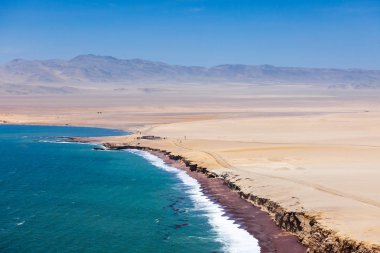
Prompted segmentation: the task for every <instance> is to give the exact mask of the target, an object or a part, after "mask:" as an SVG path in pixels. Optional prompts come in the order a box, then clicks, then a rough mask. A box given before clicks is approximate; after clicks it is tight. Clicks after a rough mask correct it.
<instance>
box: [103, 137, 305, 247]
mask: <svg viewBox="0 0 380 253" xmlns="http://www.w3.org/2000/svg"><path fill="white" fill-rule="evenodd" d="M103 146H104V147H105V148H106V149H111V150H123V149H125V150H127V149H131V150H143V151H146V152H148V153H150V154H152V155H154V156H156V157H158V158H160V159H161V160H163V161H164V163H165V164H167V165H169V166H172V167H174V168H177V169H180V170H183V171H185V172H186V173H187V174H188V175H189V176H190V177H192V178H194V179H195V180H197V182H198V183H199V184H200V185H201V188H202V191H203V192H204V193H205V194H206V196H208V197H209V198H211V200H212V201H213V202H215V203H217V204H219V205H220V206H222V208H223V209H224V211H225V212H226V215H227V216H228V217H230V218H231V219H232V220H234V222H235V223H237V224H238V225H239V227H241V228H242V229H244V230H246V231H247V232H248V233H249V234H251V235H252V236H253V237H254V238H256V239H257V240H258V243H259V246H260V252H261V253H275V252H276V253H289V252H292V253H306V252H307V248H306V247H305V246H304V245H302V244H301V243H300V241H299V239H298V238H297V236H295V235H294V234H292V233H288V232H285V231H283V230H281V228H280V227H278V226H277V225H276V224H275V223H274V222H273V220H272V218H271V216H270V215H269V214H268V213H266V212H265V211H263V210H261V209H260V208H259V207H256V206H254V205H252V204H251V203H249V202H247V201H246V200H244V199H243V198H241V195H240V194H239V192H237V191H233V190H231V188H230V187H229V186H228V185H226V184H225V182H224V181H223V180H222V179H220V178H219V177H216V176H215V177H212V176H210V174H207V173H204V171H202V173H199V171H197V170H196V169H194V168H193V167H192V166H191V165H189V164H186V163H185V162H183V160H182V159H173V157H171V156H170V154H168V153H167V152H164V151H159V150H149V149H145V148H141V147H139V148H138V147H136V148H133V147H130V148H129V147H128V148H119V147H117V148H113V147H111V146H108V145H107V144H103Z"/></svg>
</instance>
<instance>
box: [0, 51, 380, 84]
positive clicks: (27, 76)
mask: <svg viewBox="0 0 380 253" xmlns="http://www.w3.org/2000/svg"><path fill="white" fill-rule="evenodd" d="M93 82H96V83H100V82H124V83H126V84H128V83H155V82H157V83H165V82H166V83H181V84H185V83H252V84H320V85H328V86H340V85H343V86H353V87H380V70H361V69H330V68H325V69H324V68H294V67H275V66H271V65H256V66H251V65H241V64H226V65H218V66H215V67H211V68H206V67H199V66H180V65H171V64H167V63H163V62H155V61H147V60H140V59H132V60H122V59H117V58H114V57H110V56H96V55H80V56H77V57H75V58H73V59H71V60H23V59H16V60H13V61H11V62H9V63H7V64H4V65H1V66H0V83H1V84H3V85H5V84H6V85H11V84H18V85H25V84H46V83H64V84H67V83H93Z"/></svg>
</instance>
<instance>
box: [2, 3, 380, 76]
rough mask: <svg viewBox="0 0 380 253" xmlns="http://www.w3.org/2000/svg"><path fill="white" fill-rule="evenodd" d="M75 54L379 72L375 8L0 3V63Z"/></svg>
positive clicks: (379, 17) (378, 8)
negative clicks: (362, 69) (355, 69)
mask: <svg viewBox="0 0 380 253" xmlns="http://www.w3.org/2000/svg"><path fill="white" fill-rule="evenodd" d="M80 54H96V55H111V56H114V57H117V58H122V59H130V58H141V59H146V60H155V61H163V62H167V63H171V64H181V65H200V66H213V65H218V64H227V63H231V64H232V63H235V64H251V65H258V64H271V65H276V66H294V67H328V68H364V69H380V0H324V1H322V0H298V1H295V0H277V1H275V0H162V1H157V0H156V1H155V0H124V1H122V0H110V1H104V0H87V1H83V0H34V1H33V0H0V63H5V62H7V61H10V60H12V59H15V58H25V59H56V58H60V59H70V58H73V57H75V56H77V55H80Z"/></svg>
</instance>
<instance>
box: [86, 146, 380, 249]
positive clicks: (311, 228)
mask: <svg viewBox="0 0 380 253" xmlns="http://www.w3.org/2000/svg"><path fill="white" fill-rule="evenodd" d="M78 141H80V139H78ZM102 145H103V146H104V147H105V148H106V149H112V150H120V149H137V150H144V151H147V152H149V153H151V154H154V155H156V156H158V157H160V158H161V159H163V160H164V161H165V162H167V163H168V164H170V165H172V166H173V165H175V166H179V168H180V169H183V170H186V171H188V173H189V175H190V176H191V177H195V178H196V179H197V180H198V181H199V183H200V184H201V185H202V188H205V189H206V190H205V192H206V194H208V193H210V194H211V195H213V194H215V196H218V198H215V199H216V200H219V201H226V200H228V199H227V198H221V197H222V195H220V194H219V195H218V192H217V191H218V190H216V192H212V189H211V187H215V185H214V186H212V185H213V184H212V183H210V182H211V179H217V180H218V181H219V184H223V185H224V186H223V187H224V188H225V189H226V191H225V193H227V194H230V193H231V194H234V195H235V196H237V197H238V198H239V199H240V200H241V201H243V202H245V203H246V204H248V205H249V206H251V207H254V208H256V211H259V212H262V213H264V214H265V215H267V217H268V218H269V220H270V223H265V222H266V221H265V218H264V219H263V220H261V221H259V222H262V223H261V225H264V224H266V225H269V226H270V225H271V224H272V225H273V226H275V227H276V228H277V229H278V230H280V231H281V232H282V233H287V232H288V235H291V236H294V238H296V239H297V240H295V241H292V240H293V239H290V241H292V242H291V243H290V245H298V246H302V247H301V251H299V252H309V253H327V252H328V253H330V252H331V253H340V252H344V253H353V252H357V253H375V252H380V248H379V247H378V246H377V245H368V244H366V243H364V242H359V241H356V240H353V239H350V238H347V237H345V236H341V235H339V234H338V233H337V232H336V231H333V230H331V229H328V228H325V227H323V226H322V225H320V224H319V223H318V221H317V217H314V216H313V215H309V214H307V213H305V212H290V211H287V210H286V209H285V208H283V207H282V206H281V205H280V204H278V203H276V202H274V201H272V200H270V199H266V198H261V197H259V196H255V195H252V194H249V193H245V192H244V191H242V190H241V188H240V187H239V186H238V184H236V183H235V182H233V180H230V179H229V178H228V175H219V174H217V173H215V172H211V171H210V170H208V169H207V168H204V167H201V166H198V165H197V164H196V163H193V162H192V161H190V160H188V159H186V158H185V157H182V156H180V155H175V154H172V153H171V152H169V151H167V150H161V149H156V148H151V147H148V146H141V145H137V146H136V145H127V144H120V143H112V144H111V143H102ZM176 168H177V167H176ZM198 177H199V178H198ZM215 181H216V180H215ZM216 185H217V184H216ZM218 186H220V185H218ZM207 190H208V191H209V192H207ZM213 196H214V195H213ZM243 202H241V203H243ZM222 206H223V207H225V206H226V205H224V204H222ZM226 210H227V211H229V212H230V213H232V214H233V215H235V216H233V217H236V218H237V220H239V221H242V225H243V226H247V227H248V230H250V231H248V230H247V231H248V232H249V233H252V234H253V235H254V236H255V237H256V236H263V235H262V234H261V235H260V234H259V231H254V230H251V229H250V228H249V226H248V225H247V224H248V223H249V221H248V220H249V219H248V218H252V217H251V216H248V215H246V214H245V212H238V211H235V212H233V211H232V212H231V210H233V209H230V210H229V209H228V208H226ZM245 211H246V210H245ZM238 215H241V216H242V217H239V216H238ZM244 216H245V218H246V220H244ZM242 218H243V219H242ZM257 221H258V220H256V221H255V222H257ZM251 222H252V221H251ZM264 227H265V226H264ZM267 229H268V227H267ZM269 230H270V229H269ZM255 233H256V234H255ZM269 234H270V233H269ZM272 235H273V234H272ZM291 236H290V237H288V239H289V238H291ZM256 238H257V237H256ZM266 238H267V239H268V238H270V236H269V237H268V234H267V237H266ZM257 239H258V240H259V245H260V247H262V245H261V244H260V241H262V239H263V238H261V239H260V238H257ZM277 239H278V238H277ZM280 241H281V240H279V241H278V242H277V243H279V244H278V245H281V243H283V242H280ZM284 241H286V240H284ZM286 243H289V241H287V242H286ZM294 243H295V244H294ZM282 245H284V244H282ZM266 246H268V245H266ZM298 246H295V247H296V249H297V247H298ZM304 247H306V248H304ZM267 249H270V248H269V247H268V248H267ZM303 249H305V251H302V250H303ZM306 249H307V250H306ZM277 250H278V251H275V252H292V253H295V252H298V251H289V248H285V249H284V248H281V249H277ZM281 250H282V251H281ZM263 252H264V251H263ZM266 252H274V251H266Z"/></svg>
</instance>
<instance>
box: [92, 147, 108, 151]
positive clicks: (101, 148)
mask: <svg viewBox="0 0 380 253" xmlns="http://www.w3.org/2000/svg"><path fill="white" fill-rule="evenodd" d="M93 150H106V149H105V148H103V147H94V148H93Z"/></svg>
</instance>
